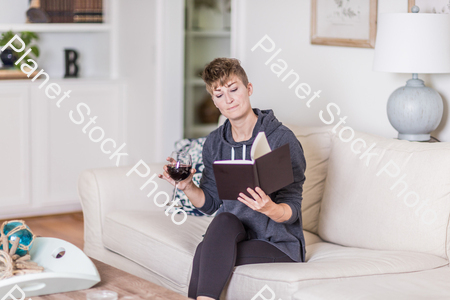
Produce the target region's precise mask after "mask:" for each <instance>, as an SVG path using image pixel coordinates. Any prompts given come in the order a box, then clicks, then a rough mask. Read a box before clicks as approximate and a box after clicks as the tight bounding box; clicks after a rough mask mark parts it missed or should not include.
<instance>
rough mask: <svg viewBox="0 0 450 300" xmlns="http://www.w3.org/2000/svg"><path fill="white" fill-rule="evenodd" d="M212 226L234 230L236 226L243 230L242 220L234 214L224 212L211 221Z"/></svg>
mask: <svg viewBox="0 0 450 300" xmlns="http://www.w3.org/2000/svg"><path fill="white" fill-rule="evenodd" d="M210 226H215V227H218V228H232V227H233V226H236V227H237V228H238V229H243V227H244V226H243V225H242V222H241V220H239V218H238V217H236V216H235V215H234V214H232V213H229V212H222V213H220V214H218V215H217V216H215V217H214V219H213V220H212V221H211V224H210Z"/></svg>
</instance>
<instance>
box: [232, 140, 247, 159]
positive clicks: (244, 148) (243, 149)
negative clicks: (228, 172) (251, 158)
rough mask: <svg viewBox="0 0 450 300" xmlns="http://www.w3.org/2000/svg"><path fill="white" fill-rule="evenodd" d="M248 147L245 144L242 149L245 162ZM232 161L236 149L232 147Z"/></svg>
mask: <svg viewBox="0 0 450 300" xmlns="http://www.w3.org/2000/svg"><path fill="white" fill-rule="evenodd" d="M246 147H247V146H246V145H245V144H244V145H243V148H242V160H245V153H246V151H245V150H246ZM231 160H234V147H231Z"/></svg>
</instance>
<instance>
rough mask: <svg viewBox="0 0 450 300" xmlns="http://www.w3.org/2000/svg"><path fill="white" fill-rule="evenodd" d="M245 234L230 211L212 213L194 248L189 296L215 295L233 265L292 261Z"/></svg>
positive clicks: (218, 295) (242, 227) (273, 247)
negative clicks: (203, 232)
mask: <svg viewBox="0 0 450 300" xmlns="http://www.w3.org/2000/svg"><path fill="white" fill-rule="evenodd" d="M246 237H247V233H246V231H245V228H244V225H243V224H242V222H241V221H240V220H239V219H238V217H236V216H235V215H234V214H232V213H229V212H222V213H220V214H218V215H217V216H215V217H214V219H213V220H212V221H211V223H210V224H209V226H208V229H207V230H206V233H205V236H204V238H203V241H202V242H200V244H198V246H197V250H196V251H195V255H194V264H193V266H192V275H191V281H190V283H189V291H188V297H189V298H194V299H196V298H197V297H198V296H207V297H211V298H214V299H219V297H220V294H221V293H222V290H223V288H224V287H225V284H226V283H227V281H228V279H229V278H230V276H231V273H232V272H233V268H234V266H240V265H246V264H257V263H271V262H294V261H293V260H292V259H291V258H290V257H289V256H287V255H286V254H285V253H284V252H282V251H281V250H279V249H278V248H276V247H275V246H273V245H271V244H269V243H267V242H266V241H262V240H246Z"/></svg>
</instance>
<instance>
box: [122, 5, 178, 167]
mask: <svg viewBox="0 0 450 300" xmlns="http://www.w3.org/2000/svg"><path fill="white" fill-rule="evenodd" d="M118 4H119V8H118V11H117V18H118V24H117V26H118V45H117V46H118V56H119V68H118V72H119V78H122V79H125V80H126V81H127V84H128V85H127V105H128V107H127V113H126V114H127V120H128V121H127V126H128V128H127V141H128V143H129V144H128V149H129V154H130V162H131V163H132V164H134V163H136V162H137V161H139V160H140V159H143V160H145V161H150V162H151V161H164V159H165V158H166V157H167V156H169V155H170V152H171V151H172V150H173V144H174V141H175V140H178V139H180V138H181V137H182V133H183V131H182V129H183V128H182V124H183V53H184V52H183V49H184V48H183V43H184V2H183V1H182V0H171V1H170V2H168V1H163V0H151V1H142V0H130V1H118Z"/></svg>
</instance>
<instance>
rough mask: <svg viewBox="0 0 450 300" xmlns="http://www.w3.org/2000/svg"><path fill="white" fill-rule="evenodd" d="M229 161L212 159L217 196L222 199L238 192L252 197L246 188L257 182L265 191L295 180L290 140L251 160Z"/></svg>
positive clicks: (254, 185) (278, 187)
mask: <svg viewBox="0 0 450 300" xmlns="http://www.w3.org/2000/svg"><path fill="white" fill-rule="evenodd" d="M244 162H248V163H243V161H236V162H234V163H233V161H230V162H229V163H214V164H213V170H214V177H215V179H216V185H217V190H218V192H219V198H220V199H222V200H237V198H238V197H239V193H244V194H246V195H247V196H248V197H250V198H253V197H252V196H251V195H250V194H249V193H248V192H247V188H252V189H255V187H257V186H259V187H260V188H261V189H262V190H263V191H264V192H265V193H266V194H267V195H269V194H271V193H273V192H276V191H278V190H279V189H281V188H283V187H285V186H287V185H289V184H291V183H292V182H294V174H293V171H292V163H291V154H290V150H289V144H285V145H283V146H281V147H279V148H277V149H275V150H272V151H270V152H269V153H267V154H264V155H263V156H260V157H258V158H257V159H255V160H254V161H253V163H252V161H244Z"/></svg>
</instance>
